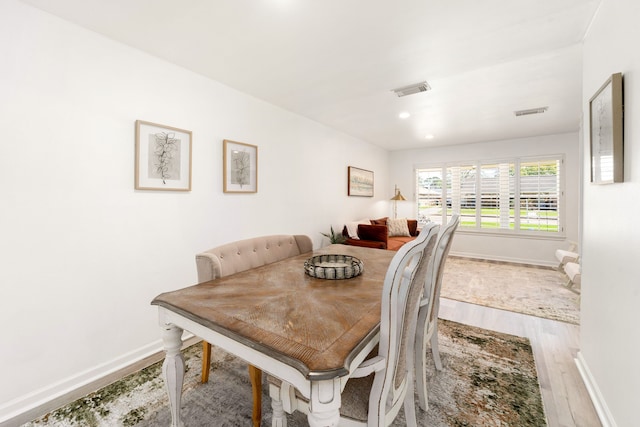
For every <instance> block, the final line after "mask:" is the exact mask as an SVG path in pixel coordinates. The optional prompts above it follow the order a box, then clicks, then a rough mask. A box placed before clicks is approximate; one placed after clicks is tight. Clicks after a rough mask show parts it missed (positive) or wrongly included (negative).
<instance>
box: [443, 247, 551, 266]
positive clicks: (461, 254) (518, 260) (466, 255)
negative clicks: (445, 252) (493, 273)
mask: <svg viewBox="0 0 640 427" xmlns="http://www.w3.org/2000/svg"><path fill="white" fill-rule="evenodd" d="M449 255H451V256H457V257H462V258H472V259H483V260H489V261H499V262H510V263H514V264H526V265H538V266H541V267H552V268H555V267H557V266H558V264H557V263H554V262H549V261H541V260H537V259H535V260H534V259H527V258H511V257H500V256H490V255H489V256H487V255H486V254H476V253H471V252H454V251H451V252H449Z"/></svg>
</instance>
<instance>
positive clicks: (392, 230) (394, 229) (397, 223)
mask: <svg viewBox="0 0 640 427" xmlns="http://www.w3.org/2000/svg"><path fill="white" fill-rule="evenodd" d="M387 227H388V228H389V237H392V236H407V237H409V236H411V234H409V226H408V225H407V219H406V218H398V219H390V220H388V221H387Z"/></svg>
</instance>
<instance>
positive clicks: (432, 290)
mask: <svg viewBox="0 0 640 427" xmlns="http://www.w3.org/2000/svg"><path fill="white" fill-rule="evenodd" d="M459 223H460V215H459V214H457V213H454V214H453V215H452V216H451V219H450V220H449V222H448V223H447V224H446V225H445V226H443V227H442V228H441V229H440V234H439V235H438V243H437V246H436V249H435V251H434V254H433V257H432V262H431V265H430V266H429V270H428V271H427V275H426V279H425V281H424V294H423V297H422V301H421V302H420V310H419V312H418V322H417V325H416V342H415V348H414V351H415V355H414V363H415V378H416V391H417V393H418V402H419V405H420V407H421V408H422V409H423V410H425V411H426V410H427V408H428V403H427V385H426V350H427V343H428V342H431V353H432V355H433V359H434V362H435V366H436V369H438V370H441V369H442V362H441V360H440V352H439V349H438V311H439V309H440V290H441V288H442V277H443V275H444V266H445V263H446V260H447V257H448V256H449V250H450V249H451V243H452V242H453V235H454V234H455V231H456V229H457V228H458V225H459Z"/></svg>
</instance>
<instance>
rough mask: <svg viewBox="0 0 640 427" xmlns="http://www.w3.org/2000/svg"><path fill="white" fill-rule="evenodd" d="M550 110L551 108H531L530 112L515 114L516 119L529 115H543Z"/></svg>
mask: <svg viewBox="0 0 640 427" xmlns="http://www.w3.org/2000/svg"><path fill="white" fill-rule="evenodd" d="M548 109H549V107H539V108H530V109H528V110H518V111H514V112H513V114H515V115H516V117H519V116H528V115H531V114H542V113H544V112H545V111H547V110H548Z"/></svg>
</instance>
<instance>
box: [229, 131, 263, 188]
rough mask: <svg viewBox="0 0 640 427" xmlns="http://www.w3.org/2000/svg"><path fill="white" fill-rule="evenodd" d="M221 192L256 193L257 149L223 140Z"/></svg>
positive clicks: (241, 143)
mask: <svg viewBox="0 0 640 427" xmlns="http://www.w3.org/2000/svg"><path fill="white" fill-rule="evenodd" d="M223 145H224V148H223V150H224V163H223V175H224V178H223V185H224V188H223V191H224V192H225V193H257V192H258V147H257V146H255V145H251V144H245V143H243V142H236V141H230V140H227V139H225V140H224V143H223Z"/></svg>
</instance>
